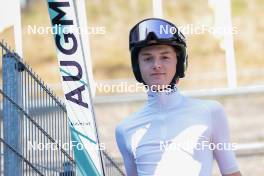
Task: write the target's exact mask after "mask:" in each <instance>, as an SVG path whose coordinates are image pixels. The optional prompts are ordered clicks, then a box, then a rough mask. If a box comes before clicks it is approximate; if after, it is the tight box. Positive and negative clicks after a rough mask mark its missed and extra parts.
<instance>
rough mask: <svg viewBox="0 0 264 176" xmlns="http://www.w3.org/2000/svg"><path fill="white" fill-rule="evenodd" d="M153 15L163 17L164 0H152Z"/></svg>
mask: <svg viewBox="0 0 264 176" xmlns="http://www.w3.org/2000/svg"><path fill="white" fill-rule="evenodd" d="M152 9H153V17H155V18H162V17H163V12H162V0H152Z"/></svg>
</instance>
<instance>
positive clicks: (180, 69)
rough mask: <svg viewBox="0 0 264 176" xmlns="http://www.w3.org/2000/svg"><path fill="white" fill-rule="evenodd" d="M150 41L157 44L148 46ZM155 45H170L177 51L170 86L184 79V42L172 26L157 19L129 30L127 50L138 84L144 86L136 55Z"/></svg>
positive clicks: (151, 19) (185, 61) (183, 38)
mask: <svg viewBox="0 0 264 176" xmlns="http://www.w3.org/2000/svg"><path fill="white" fill-rule="evenodd" d="M151 40H155V41H156V42H157V43H151V44H149V41H151ZM157 44H165V45H170V46H172V47H174V48H175V49H176V51H177V52H176V53H177V65H176V74H175V76H174V77H173V79H172V81H171V85H174V84H175V82H176V80H177V79H179V78H183V77H184V71H185V70H186V68H187V59H188V55H187V53H186V41H185V37H184V35H183V34H182V33H181V32H180V31H179V30H178V28H177V27H176V26H175V25H174V24H172V23H170V22H168V21H166V20H163V19H159V18H148V19H145V20H142V21H140V22H139V23H137V24H136V25H135V26H134V27H133V28H132V29H131V30H130V33H129V50H130V54H131V63H132V68H133V73H134V75H135V78H136V80H137V81H138V82H140V83H144V84H145V82H144V80H143V79H142V76H141V73H140V69H139V64H138V53H139V51H140V50H141V49H142V48H144V47H146V46H150V45H157Z"/></svg>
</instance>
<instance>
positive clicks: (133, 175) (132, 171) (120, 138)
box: [115, 126, 137, 176]
mask: <svg viewBox="0 0 264 176" xmlns="http://www.w3.org/2000/svg"><path fill="white" fill-rule="evenodd" d="M115 135H116V143H117V146H118V148H119V151H120V152H121V154H122V157H123V161H124V164H125V169H126V175H127V176H137V169H136V164H135V162H134V156H133V155H132V153H131V152H130V151H129V150H128V147H127V145H126V139H125V138H124V133H123V130H122V128H121V127H119V126H118V127H117V128H116V132H115Z"/></svg>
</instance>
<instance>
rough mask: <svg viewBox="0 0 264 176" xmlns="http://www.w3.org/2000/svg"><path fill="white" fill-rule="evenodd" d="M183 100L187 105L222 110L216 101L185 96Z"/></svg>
mask: <svg viewBox="0 0 264 176" xmlns="http://www.w3.org/2000/svg"><path fill="white" fill-rule="evenodd" d="M184 99H185V103H186V104H187V105H194V106H203V107H206V108H209V109H210V110H213V109H218V108H222V105H221V103H220V102H218V101H216V100H211V99H200V98H193V97H186V96H184Z"/></svg>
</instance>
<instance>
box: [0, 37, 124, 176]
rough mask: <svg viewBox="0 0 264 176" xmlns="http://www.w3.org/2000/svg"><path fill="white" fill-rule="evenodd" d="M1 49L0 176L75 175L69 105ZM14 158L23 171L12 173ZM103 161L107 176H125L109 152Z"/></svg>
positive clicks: (18, 60)
mask: <svg viewBox="0 0 264 176" xmlns="http://www.w3.org/2000/svg"><path fill="white" fill-rule="evenodd" d="M0 45H1V48H2V58H3V60H2V62H3V64H2V80H3V81H2V82H3V84H2V85H3V89H0V95H1V100H0V103H1V110H2V111H1V115H0V119H1V124H0V125H1V155H0V156H1V174H5V175H6V174H7V173H9V172H16V171H17V170H21V174H20V175H59V176H62V175H69V176H71V175H75V167H76V164H75V161H74V160H73V152H72V150H71V147H70V145H71V136H70V131H69V127H68V118H67V111H66V108H65V105H64V104H63V103H62V102H61V101H60V100H59V98H58V97H56V96H55V94H54V93H53V92H52V91H51V90H50V89H49V88H48V86H46V85H45V83H44V81H42V80H41V79H40V78H39V77H38V76H37V74H36V73H35V72H33V70H32V69H31V68H30V66H29V65H27V64H26V63H25V62H24V61H23V60H22V59H21V58H20V57H19V56H18V55H17V54H15V53H14V52H11V51H10V49H8V47H7V45H5V44H4V43H3V42H1V43H0ZM10 116H11V117H13V118H10ZM14 129H15V130H14ZM16 135H19V136H16ZM8 152H9V153H8ZM13 155H14V156H13ZM12 157H13V158H12ZM14 158H15V159H14ZM13 160H14V161H15V162H17V163H16V164H18V167H17V168H16V169H13V170H11V167H8V166H7V165H10V164H11V162H12V161H13ZM103 162H104V165H105V173H106V175H111V176H112V175H114V176H118V175H124V173H123V172H122V170H121V169H120V168H119V166H118V165H117V164H116V163H115V161H114V160H113V159H112V158H111V157H110V156H109V155H108V154H107V153H106V151H104V152H103ZM12 174H14V173H11V175H12Z"/></svg>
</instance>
